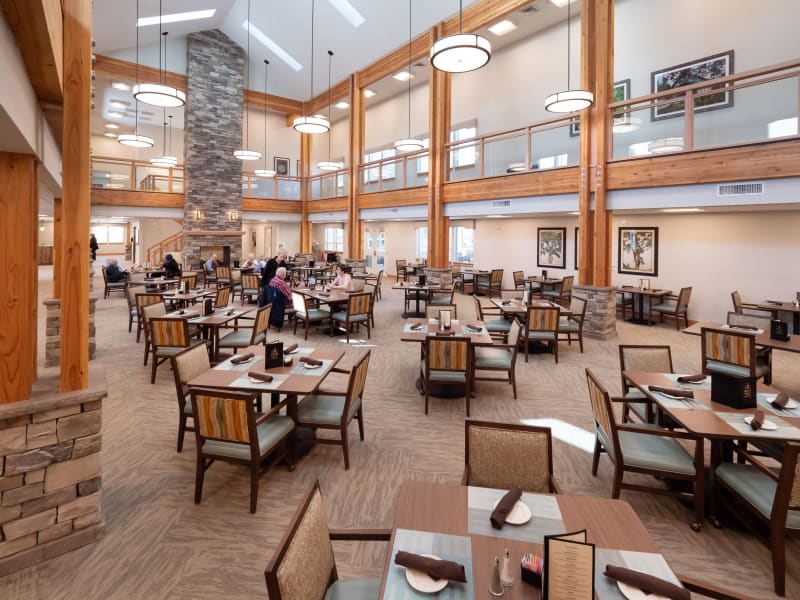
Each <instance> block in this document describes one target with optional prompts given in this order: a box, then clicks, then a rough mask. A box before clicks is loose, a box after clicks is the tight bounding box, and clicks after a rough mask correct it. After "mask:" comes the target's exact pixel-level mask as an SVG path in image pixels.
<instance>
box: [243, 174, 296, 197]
mask: <svg viewBox="0 0 800 600" xmlns="http://www.w3.org/2000/svg"><path fill="white" fill-rule="evenodd" d="M300 181H301V180H300V178H299V177H290V176H288V175H275V176H274V177H257V176H256V175H255V174H254V173H242V196H245V197H247V198H263V199H264V200H297V201H300Z"/></svg>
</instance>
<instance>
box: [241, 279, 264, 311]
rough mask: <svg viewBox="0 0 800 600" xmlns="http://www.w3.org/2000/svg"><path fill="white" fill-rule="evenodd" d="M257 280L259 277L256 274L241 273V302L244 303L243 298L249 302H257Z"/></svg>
mask: <svg viewBox="0 0 800 600" xmlns="http://www.w3.org/2000/svg"><path fill="white" fill-rule="evenodd" d="M259 282H260V278H259V276H258V275H253V274H250V273H245V274H244V275H242V289H241V301H242V304H244V299H245V298H247V301H248V302H250V303H251V304H253V303H256V302H258V292H259V285H260V284H259Z"/></svg>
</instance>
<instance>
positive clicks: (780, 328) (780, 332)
mask: <svg viewBox="0 0 800 600" xmlns="http://www.w3.org/2000/svg"><path fill="white" fill-rule="evenodd" d="M769 337H770V339H773V340H779V341H781V342H788V341H789V324H788V323H786V322H784V321H781V320H780V319H773V320H772V323H770V326H769Z"/></svg>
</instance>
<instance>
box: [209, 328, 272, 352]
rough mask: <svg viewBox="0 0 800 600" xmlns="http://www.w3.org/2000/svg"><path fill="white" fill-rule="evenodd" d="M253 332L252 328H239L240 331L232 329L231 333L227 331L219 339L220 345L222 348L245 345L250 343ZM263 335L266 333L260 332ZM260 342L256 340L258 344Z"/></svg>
mask: <svg viewBox="0 0 800 600" xmlns="http://www.w3.org/2000/svg"><path fill="white" fill-rule="evenodd" d="M252 334H253V330H252V329H239V330H238V331H231V332H230V333H226V334H225V335H224V336H222V337H221V338H220V340H219V344H218V346H219V347H220V348H223V347H226V348H230V347H234V348H241V347H243V346H249V345H250V336H251V335H252ZM259 335H260V336H262V337H263V335H264V334H259ZM257 343H259V342H258V341H256V344H257Z"/></svg>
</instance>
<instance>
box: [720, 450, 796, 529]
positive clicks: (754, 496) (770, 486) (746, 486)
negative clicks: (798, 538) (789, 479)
mask: <svg viewBox="0 0 800 600" xmlns="http://www.w3.org/2000/svg"><path fill="white" fill-rule="evenodd" d="M716 474H717V477H718V478H719V479H720V481H723V482H724V483H726V484H727V485H729V486H730V487H731V488H733V489H734V490H736V492H737V493H738V494H740V495H741V496H742V497H743V498H744V499H745V500H747V501H748V502H749V503H750V504H752V505H753V506H754V507H755V508H756V510H757V511H758V512H760V513H761V514H762V515H763V516H764V517H765V518H767V519H769V517H770V515H771V514H772V502H773V501H774V499H775V491H776V490H777V488H778V484H777V483H776V482H775V481H774V480H772V479H770V478H769V477H767V476H766V475H765V474H764V473H762V472H761V471H759V470H758V469H757V468H756V467H754V466H753V465H746V464H745V465H740V464H737V463H729V462H724V463H722V464H721V465H720V466H718V467H717V470H716ZM786 527H788V528H789V529H800V512H798V511H796V510H790V511H788V514H787V516H786Z"/></svg>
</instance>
